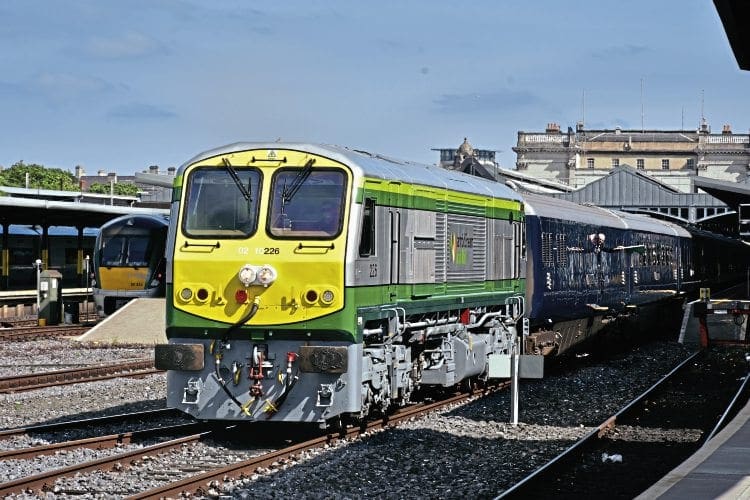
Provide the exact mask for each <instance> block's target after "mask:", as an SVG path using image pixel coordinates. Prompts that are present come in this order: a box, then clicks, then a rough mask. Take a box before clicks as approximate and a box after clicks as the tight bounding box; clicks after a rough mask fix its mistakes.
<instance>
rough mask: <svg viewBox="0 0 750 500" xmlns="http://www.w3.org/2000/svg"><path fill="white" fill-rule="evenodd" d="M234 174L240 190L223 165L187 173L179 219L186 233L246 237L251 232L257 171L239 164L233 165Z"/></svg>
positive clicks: (258, 179)
mask: <svg viewBox="0 0 750 500" xmlns="http://www.w3.org/2000/svg"><path fill="white" fill-rule="evenodd" d="M236 174H237V178H238V179H239V183H241V185H242V186H243V187H244V189H243V190H240V189H239V187H238V183H237V182H236V181H235V180H234V179H233V178H232V175H231V174H230V172H229V171H228V170H227V169H226V168H221V167H205V168H199V169H196V170H195V171H193V172H192V173H191V174H190V175H189V176H188V184H187V188H186V191H187V201H186V207H187V210H186V212H185V214H184V216H183V223H182V228H183V231H184V232H185V234H186V235H188V236H192V237H198V238H200V237H204V238H205V237H209V238H216V237H222V238H247V237H248V236H251V235H252V234H254V233H255V231H256V229H257V227H258V200H259V198H260V190H261V173H260V171H259V170H258V169H255V168H252V169H247V168H243V169H237V170H236ZM243 191H244V192H243ZM246 195H247V196H246Z"/></svg>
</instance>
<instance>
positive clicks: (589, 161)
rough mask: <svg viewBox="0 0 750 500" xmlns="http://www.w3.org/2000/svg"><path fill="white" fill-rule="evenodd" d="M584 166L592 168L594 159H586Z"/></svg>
mask: <svg viewBox="0 0 750 500" xmlns="http://www.w3.org/2000/svg"><path fill="white" fill-rule="evenodd" d="M586 166H587V167H589V168H594V159H593V158H586Z"/></svg>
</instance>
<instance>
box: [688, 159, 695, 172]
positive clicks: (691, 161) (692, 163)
mask: <svg viewBox="0 0 750 500" xmlns="http://www.w3.org/2000/svg"><path fill="white" fill-rule="evenodd" d="M687 168H689V169H691V170H693V169H694V168H695V158H688V159H687Z"/></svg>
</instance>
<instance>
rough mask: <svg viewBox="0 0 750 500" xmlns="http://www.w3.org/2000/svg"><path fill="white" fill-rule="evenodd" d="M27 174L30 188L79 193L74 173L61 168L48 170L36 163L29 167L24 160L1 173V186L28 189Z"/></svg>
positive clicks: (30, 164)
mask: <svg viewBox="0 0 750 500" xmlns="http://www.w3.org/2000/svg"><path fill="white" fill-rule="evenodd" d="M26 174H29V187H30V188H39V189H59V190H62V191H78V189H79V187H78V180H77V179H76V177H75V176H74V175H73V174H72V173H70V172H68V171H65V170H62V169H59V168H46V167H44V166H43V165H38V164H36V163H29V164H28V165H27V164H26V163H24V162H23V160H21V161H19V162H16V163H14V164H13V165H11V167H10V168H7V169H4V170H2V171H0V185H2V186H9V187H26Z"/></svg>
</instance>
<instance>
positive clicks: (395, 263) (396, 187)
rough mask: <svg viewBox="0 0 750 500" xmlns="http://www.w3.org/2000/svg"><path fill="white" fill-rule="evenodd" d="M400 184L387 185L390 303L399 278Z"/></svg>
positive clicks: (395, 295) (396, 295)
mask: <svg viewBox="0 0 750 500" xmlns="http://www.w3.org/2000/svg"><path fill="white" fill-rule="evenodd" d="M400 189H401V183H400V182H390V183H388V207H389V208H388V224H389V234H390V241H391V245H390V259H389V261H390V274H391V279H390V284H389V286H388V295H389V299H390V300H391V301H393V300H396V299H397V298H398V287H399V283H400V281H401V280H400V276H401V209H400V208H398V204H399V192H400Z"/></svg>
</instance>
